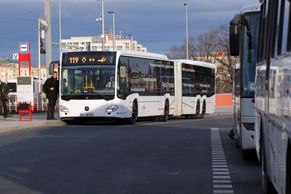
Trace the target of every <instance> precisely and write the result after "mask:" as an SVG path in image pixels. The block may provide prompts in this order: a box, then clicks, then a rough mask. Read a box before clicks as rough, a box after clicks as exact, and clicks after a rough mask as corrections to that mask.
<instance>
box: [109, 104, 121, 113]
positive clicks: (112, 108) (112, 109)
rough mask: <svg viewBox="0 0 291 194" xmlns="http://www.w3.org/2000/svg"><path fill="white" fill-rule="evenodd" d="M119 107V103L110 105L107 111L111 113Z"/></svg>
mask: <svg viewBox="0 0 291 194" xmlns="http://www.w3.org/2000/svg"><path fill="white" fill-rule="evenodd" d="M118 108H119V107H118V106H117V105H111V106H109V107H107V108H106V112H108V113H111V112H115V111H116V110H117V109H118Z"/></svg>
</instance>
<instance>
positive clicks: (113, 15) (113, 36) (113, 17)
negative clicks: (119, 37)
mask: <svg viewBox="0 0 291 194" xmlns="http://www.w3.org/2000/svg"><path fill="white" fill-rule="evenodd" d="M108 13H109V14H112V39H113V40H112V42H113V51H115V13H114V11H108Z"/></svg>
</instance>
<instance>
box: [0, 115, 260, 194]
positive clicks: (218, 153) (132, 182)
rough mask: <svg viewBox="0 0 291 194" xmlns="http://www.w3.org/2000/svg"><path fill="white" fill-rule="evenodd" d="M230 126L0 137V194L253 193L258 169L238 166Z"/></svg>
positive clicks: (225, 121)
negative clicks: (229, 133)
mask: <svg viewBox="0 0 291 194" xmlns="http://www.w3.org/2000/svg"><path fill="white" fill-rule="evenodd" d="M231 124H232V119H231V117H230V116H223V115H222V116H208V117H206V118H205V119H199V120H187V119H171V120H170V121H168V122H166V123H163V122H152V121H140V122H138V123H137V124H136V125H120V124H116V123H107V124H101V123H97V124H89V125H71V126H70V125H65V126H61V127H53V128H52V127H49V126H48V127H46V128H38V129H30V130H25V131H18V132H11V133H5V134H0V193H29V194H31V193H62V194H63V193H77V194H85V193H98V194H99V193H100V194H107V193H118V194H151V193H161V194H184V193H186V194H188V193H191V194H212V193H219V192H220V193H221V192H222V193H223V191H224V193H236V194H245V193H248V194H260V193H262V191H261V187H260V186H261V182H260V166H259V165H258V163H257V161H256V160H255V157H253V158H251V160H249V161H244V160H242V157H241V156H240V153H239V151H238V150H237V149H236V147H235V145H234V142H233V141H232V140H231V139H230V138H228V136H227V133H228V131H229V130H230V128H231ZM216 147H217V149H216ZM220 147H221V148H220ZM222 157H223V158H222ZM220 164H223V165H221V166H223V167H222V168H221V169H219V166H220ZM225 164H227V165H225ZM220 175H227V176H220ZM226 179H227V180H226Z"/></svg>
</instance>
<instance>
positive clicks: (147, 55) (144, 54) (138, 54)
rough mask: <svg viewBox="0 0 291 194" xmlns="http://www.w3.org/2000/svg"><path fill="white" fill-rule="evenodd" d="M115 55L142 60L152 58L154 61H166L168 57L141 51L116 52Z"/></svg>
mask: <svg viewBox="0 0 291 194" xmlns="http://www.w3.org/2000/svg"><path fill="white" fill-rule="evenodd" d="M117 55H123V56H132V57H143V58H154V59H164V60H167V59H168V57H167V56H166V55H162V54H157V53H148V52H141V51H132V50H118V51H117Z"/></svg>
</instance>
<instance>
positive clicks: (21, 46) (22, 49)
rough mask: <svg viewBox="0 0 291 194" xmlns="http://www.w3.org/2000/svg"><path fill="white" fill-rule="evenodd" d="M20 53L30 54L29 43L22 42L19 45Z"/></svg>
mask: <svg viewBox="0 0 291 194" xmlns="http://www.w3.org/2000/svg"><path fill="white" fill-rule="evenodd" d="M18 52H19V53H25V54H27V53H30V48H29V43H28V42H20V43H19V51H18Z"/></svg>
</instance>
